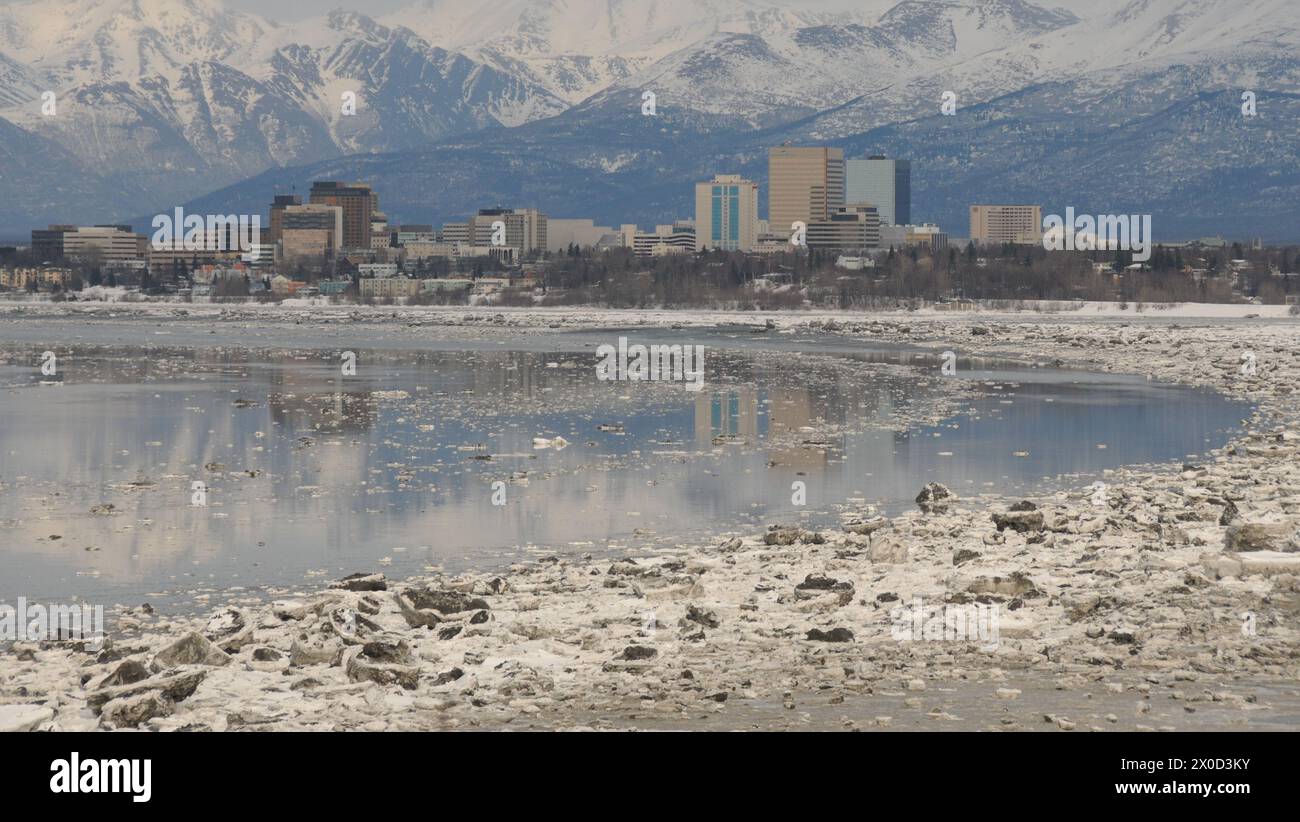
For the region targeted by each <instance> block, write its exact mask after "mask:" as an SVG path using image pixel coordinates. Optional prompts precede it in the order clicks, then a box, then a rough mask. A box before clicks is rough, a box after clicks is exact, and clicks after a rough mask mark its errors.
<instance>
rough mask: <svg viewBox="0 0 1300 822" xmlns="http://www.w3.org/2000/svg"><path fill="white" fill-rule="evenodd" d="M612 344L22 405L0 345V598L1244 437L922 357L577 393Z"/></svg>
mask: <svg viewBox="0 0 1300 822" xmlns="http://www.w3.org/2000/svg"><path fill="white" fill-rule="evenodd" d="M619 333H625V334H627V335H629V336H630V337H633V338H634V339H633V342H639V341H645V342H649V341H651V339H652V336H653V335H652V334H651V332H645V333H641V332H619ZM657 333H658V336H659V337H660V338H663V339H667V336H666V335H668V334H670V333H674V332H667V331H661V332H657ZM675 333H684V332H675ZM615 336H617V335H616V334H592V333H590V332H588V333H587V334H586V335H583V336H579V335H573V336H570V337H560V338H559V339H560V340H561V342H559V343H558V347H559V348H560V349H562V350H538V346H536V345H532V346H531V347H530V346H529V345H521V346H518V347H517V348H518V350H499V349H500V348H501V346H489V345H476V346H469V345H465V346H451V345H445V344H444V345H440V346H431V347H429V348H426V349H425V350H421V351H400V350H394V349H392V348H374V349H367V348H365V347H358V346H355V345H350V346H349V347H350V348H352V349H353V350H355V351H356V352H357V354H358V362H357V373H356V375H355V376H352V375H349V376H344V375H342V373H341V369H340V363H339V357H338V353H337V351H330V350H301V349H294V350H290V349H283V348H265V349H260V348H259V349H255V350H249V349H241V348H236V347H232V346H228V345H227V346H208V347H197V346H194V347H171V348H157V347H154V348H139V347H136V348H128V347H121V346H116V345H114V346H99V345H89V344H88V345H84V346H74V347H72V348H60V349H58V354H59V360H58V372H59V373H58V375H57V378H56V379H55V380H54V381H53V382H57V383H58V384H41V381H42V379H43V378H42V376H41V374H40V372H39V369H38V367H37V366H38V364H39V362H40V352H41V351H42V347H41V346H39V345H36V346H33V345H31V344H29V343H24V344H23V345H20V346H18V347H14V346H10V347H8V348H6V349H5V352H4V354H5V357H6V358H7V362H3V363H0V415H2V419H3V425H0V568H3V573H0V602H12V601H13V600H14V598H16V597H17V596H20V595H22V596H26V597H28V598H29V599H34V598H40V599H46V600H48V599H54V598H59V599H67V598H69V597H74V596H75V597H85V598H87V599H90V600H92V601H98V602H104V603H116V602H121V603H128V604H136V603H138V602H141V601H146V600H147V601H149V602H152V603H154V604H155V605H158V604H162V605H164V606H166V605H168V604H169V603H170V604H174V605H175V606H176V607H178V608H179V607H185V603H193V601H194V598H195V596H196V595H198V596H200V600H199V601H200V603H207V602H212V603H215V602H218V601H220V599H221V598H222V597H223V596H225V595H226V594H227V592H228V591H229V590H230V589H232V588H233V590H234V591H235V592H247V591H250V590H251V591H259V592H260V591H266V590H268V589H269V590H271V591H278V590H280V589H282V588H294V587H302V586H303V585H305V584H315V583H308V582H307V581H308V580H311V579H315V578H320V579H333V578H336V577H337V576H339V575H342V574H345V573H351V572H354V571H373V570H382V571H384V572H385V573H387V574H389V575H390V576H401V575H404V574H410V573H419V572H422V571H424V570H425V569H427V568H431V567H441V568H445V569H447V570H458V569H463V568H471V567H477V568H484V567H493V566H497V565H501V564H505V563H507V562H509V561H511V560H514V559H518V558H521V557H535V556H537V555H545V554H553V553H573V554H584V553H593V554H601V553H618V552H622V551H640V550H646V549H653V548H654V547H656V546H669V545H673V544H680V543H687V542H689V541H690V540H692V539H701V538H704V537H706V536H711V535H716V534H718V533H721V532H724V531H751V530H755V529H758V528H761V527H762V526H763V525H765V524H767V523H771V522H780V521H792V520H794V519H795V518H797V517H799V516H800V515H801V514H802V515H803V516H804V517H805V518H806V520H807V521H809V522H810V523H813V524H821V523H833V522H835V521H836V520H837V519H838V517H837V514H838V512H839V511H841V510H844V509H846V508H852V509H857V508H861V507H864V506H875V507H876V508H877V510H879V511H881V512H883V513H891V512H897V511H900V510H903V509H905V508H907V507H909V506H910V505H912V502H911V500H912V498H913V497H914V496H915V495H916V492H917V490H918V489H919V488H920V487H921V486H922V485H923V484H924V483H925V482H928V481H939V482H943V483H945V484H947V485H948V486H949V487H951V488H952V489H953V490H954V491H955V492H956V493H957V494H959V495H972V494H978V493H999V494H1008V495H1013V494H1020V493H1032V492H1043V491H1046V490H1051V489H1055V488H1067V489H1074V490H1082V489H1085V488H1086V487H1087V486H1088V485H1089V484H1090V483H1091V482H1092V481H1094V480H1095V479H1097V478H1098V477H1099V476H1100V474H1101V472H1102V471H1103V470H1105V469H1107V468H1114V467H1117V466H1120V465H1126V464H1134V463H1148V462H1163V461H1170V460H1184V459H1195V458H1196V455H1198V454H1201V453H1203V452H1205V451H1207V450H1208V449H1210V448H1213V447H1217V446H1219V445H1221V444H1222V443H1223V442H1224V441H1225V440H1226V439H1227V437H1228V436H1229V434H1230V433H1231V431H1232V430H1234V429H1235V427H1236V426H1237V424H1238V423H1239V421H1240V419H1241V418H1243V417H1244V416H1246V415H1247V414H1248V413H1249V409H1248V407H1247V406H1245V405H1243V404H1240V403H1235V402H1230V401H1227V400H1225V399H1223V398H1221V397H1219V396H1218V395H1215V394H1213V393H1211V392H1206V391H1199V390H1191V389H1181V388H1173V387H1169V386H1164V385H1160V384H1155V383H1151V382H1148V381H1145V380H1140V379H1133V378H1126V377H1115V376H1112V375H1104V376H1102V375H1092V374H1085V373H1080V372H1071V371H1060V370H1051V369H1043V368H1030V367H1025V366H1019V365H1014V364H1010V363H1000V362H991V361H975V362H971V361H966V360H962V361H960V362H959V371H958V375H957V376H956V377H943V376H941V375H940V373H939V366H938V362H937V360H935V358H934V357H933V355H925V354H919V353H917V352H898V351H871V352H863V351H862V350H861V348H860V347H859V348H857V349H854V348H853V347H850V346H846V345H844V344H842V343H831V344H829V345H821V346H820V347H819V346H818V345H816V344H814V343H812V342H810V341H808V340H788V339H787V340H780V341H773V342H771V343H768V342H759V341H751V340H746V339H744V338H743V337H741V336H738V335H735V334H726V333H713V334H705V335H704V336H703V337H702V336H701V335H700V334H698V333H697V334H696V335H695V336H694V337H693V338H692V339H690V340H686V339H676V340H672V341H674V342H681V343H684V342H699V343H703V344H706V345H707V346H709V348H708V353H707V360H706V373H707V382H706V385H705V388H704V390H703V391H701V392H699V393H698V394H696V393H691V392H688V391H686V390H684V389H683V387H682V386H681V385H674V384H647V383H610V382H598V381H597V380H596V378H595V371H594V367H593V366H594V363H595V357H594V355H593V353H592V351H591V345H592V344H593V343H597V342H612V341H613V339H612V337H615ZM548 345H550V346H551V347H556V345H557V343H556V342H555V338H552V339H551V341H550V342H549V343H548ZM724 347H730V348H728V350H725V351H724V350H722V349H723V348H724ZM493 349H496V350H493ZM47 382H49V380H48V379H47ZM931 418H932V419H931ZM918 419H929V420H930V421H928V422H924V423H917V422H915V421H916V420H918ZM940 420H941V421H940ZM601 426H604V427H606V428H612V429H614V430H601ZM538 437H541V438H546V439H553V438H555V437H563V438H564V439H565V440H567V442H568V445H567V446H565V447H563V448H558V449H557V448H556V447H553V446H552V447H544V448H537V447H535V442H534V439H535V438H538ZM195 482H201V483H203V484H204V487H205V490H206V500H204V501H205V502H206V504H205V505H195V504H193V503H194V501H195V500H194V497H193V495H194V485H193V484H194V483H195ZM794 482H802V483H804V485H805V487H806V495H807V504H806V506H802V507H799V506H796V505H794V504H793V503H792V494H793V490H792V483H794ZM494 483H504V485H496V486H494ZM494 497H495V499H494ZM500 502H504V504H494V503H500ZM109 505H111V506H113V507H112V509H106V508H105V507H104V506H109ZM93 510H98V511H99V513H93V512H92V511H93ZM106 510H107V511H109V512H108V513H104V512H105V511H106ZM205 595H211V599H210V600H209V599H202V597H203V596H205Z"/></svg>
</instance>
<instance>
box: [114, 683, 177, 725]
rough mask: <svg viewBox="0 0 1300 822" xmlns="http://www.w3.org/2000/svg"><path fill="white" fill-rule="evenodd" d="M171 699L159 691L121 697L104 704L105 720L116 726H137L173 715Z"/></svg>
mask: <svg viewBox="0 0 1300 822" xmlns="http://www.w3.org/2000/svg"><path fill="white" fill-rule="evenodd" d="M173 709H174V706H173V705H172V702H171V700H169V699H167V698H166V697H164V696H163V695H162V694H160V693H158V692H157V691H149V692H148V693H143V694H137V695H135V696H126V697H119V698H117V699H114V700H110V701H109V702H108V703H107V704H106V705H104V710H103V712H102V713H101V715H100V716H101V718H102V719H103V721H104V722H105V723H107V724H109V725H112V726H113V727H115V728H135V727H138V726H140V725H141V724H143V723H145V722H148V721H149V720H151V719H156V718H158V717H164V716H171V715H172V710H173Z"/></svg>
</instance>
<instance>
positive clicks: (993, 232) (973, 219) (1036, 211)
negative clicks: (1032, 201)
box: [970, 205, 1043, 245]
mask: <svg viewBox="0 0 1300 822" xmlns="http://www.w3.org/2000/svg"><path fill="white" fill-rule="evenodd" d="M1042 237H1043V209H1042V207H1041V206H1036V205H973V206H971V207H970V238H971V240H972V241H974V242H975V243H976V244H977V245H984V244H988V243H995V244H996V243H1018V244H1021V245H1033V244H1035V243H1038V242H1040V241H1041V240H1042Z"/></svg>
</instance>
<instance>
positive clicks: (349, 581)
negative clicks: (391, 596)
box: [330, 574, 388, 591]
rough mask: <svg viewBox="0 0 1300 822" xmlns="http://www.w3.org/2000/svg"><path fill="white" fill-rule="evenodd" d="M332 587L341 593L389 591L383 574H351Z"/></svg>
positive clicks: (331, 585) (332, 584)
mask: <svg viewBox="0 0 1300 822" xmlns="http://www.w3.org/2000/svg"><path fill="white" fill-rule="evenodd" d="M330 587H331V588H334V589H336V590H341V591H387V590H388V581H387V580H386V579H384V575H383V574H349V575H348V576H345V577H344V578H343V579H341V580H339V581H338V582H334V583H331V584H330Z"/></svg>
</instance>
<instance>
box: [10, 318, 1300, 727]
mask: <svg viewBox="0 0 1300 822" xmlns="http://www.w3.org/2000/svg"><path fill="white" fill-rule="evenodd" d="M593 316H598V317H599V321H600V322H604V323H606V324H612V323H613V319H612V318H611V317H609V316H600V315H596V314H593ZM421 317H423V319H422V320H420V321H421V322H439V321H443V322H451V323H457V324H471V323H482V322H489V323H490V322H492V320H491V315H489V316H488V317H486V318H483V317H480V318H478V319H474V320H467V319H466V315H465V314H464V312H457V313H455V314H451V313H439V312H427V313H425V314H422V315H421ZM618 318H619V320H622V321H626V319H627V318H626V316H625V315H618ZM643 319H645V321H646V322H649V323H663V324H668V323H682V322H692V321H698V322H700V323H707V322H715V321H716V318H714V317H709V316H704V315H701V316H699V317H694V316H692V317H685V318H683V317H680V316H678V317H673V316H671V315H669V316H666V317H665V316H660V315H653V314H647V315H646V316H645V317H644V318H643ZM136 321H137V322H138V320H136ZM253 321H254V320H253V319H249V320H247V322H253ZM280 321H281V320H278V319H274V318H272V319H261V320H259V322H271V323H272V325H274V323H275V322H280ZM285 321H286V322H287V320H285ZM517 321H518V322H521V323H523V322H527V321H526V320H524V319H518V320H517ZM576 321H577V320H576V319H575V320H574V322H576ZM550 324H556V323H555V321H554V320H553V319H548V320H547V322H546V325H550ZM775 325H776V328H775V329H772V330H770V331H767V332H754V333H785V332H789V333H792V334H799V335H813V336H833V337H834V338H836V339H841V340H850V341H851V340H858V339H861V340H874V341H884V342H898V341H906V342H908V343H909V344H912V345H916V346H919V347H921V348H923V349H927V350H934V351H942V350H947V349H953V350H958V351H960V352H961V353H962V354H963V356H968V355H970V356H973V355H983V356H1014V355H1016V354H1022V355H1023V354H1026V353H1028V354H1029V355H1030V356H1033V357H1037V358H1046V359H1048V360H1049V361H1050V360H1060V361H1061V362H1062V363H1069V364H1074V365H1079V366H1081V367H1087V368H1091V369H1094V370H1099V371H1117V372H1124V373H1137V374H1144V375H1148V376H1151V377H1153V378H1157V379H1164V380H1172V381H1178V382H1183V383H1188V384H1193V385H1201V386H1208V387H1212V388H1214V389H1216V390H1219V391H1222V392H1224V393H1226V394H1228V395H1230V396H1233V397H1236V398H1240V399H1243V400H1249V401H1250V402H1252V403H1254V404H1255V408H1256V410H1255V411H1254V412H1253V414H1252V415H1251V417H1250V418H1249V419H1248V420H1245V421H1244V430H1243V433H1241V434H1240V436H1237V437H1235V438H1234V439H1233V440H1232V441H1231V442H1230V443H1228V444H1227V445H1226V446H1224V447H1222V448H1217V449H1214V450H1212V451H1211V452H1209V453H1206V454H1203V455H1201V456H1200V457H1198V458H1197V459H1196V461H1194V462H1187V463H1183V462H1176V463H1173V464H1168V465H1162V466H1156V467H1151V466H1141V467H1131V468H1127V469H1118V470H1114V471H1111V472H1110V473H1108V474H1107V476H1106V482H1105V485H1104V488H1103V489H1101V491H1100V493H1098V491H1096V490H1093V489H1087V488H1083V489H1073V490H1060V491H1055V492H1052V493H1048V494H1043V495H1037V496H1033V495H1030V496H1028V497H1019V496H1016V497H1003V496H998V495H993V494H986V493H980V492H979V490H978V489H975V490H973V491H971V490H967V489H953V488H948V487H944V486H926V487H925V488H917V489H916V491H917V495H916V499H915V502H914V504H913V505H912V506H911V508H910V510H907V511H905V512H902V513H898V514H893V515H890V516H879V515H877V514H876V512H874V511H872V510H870V509H869V507H868V506H867V505H865V504H864V505H862V506H859V507H857V509H856V510H855V509H854V507H853V506H844V507H843V508H842V509H841V510H839V511H838V517H837V521H836V522H833V523H826V524H814V523H811V522H805V521H803V520H802V519H801V518H799V517H797V516H795V517H787V518H784V519H782V520H780V521H774V522H771V523H768V524H767V526H766V527H759V528H750V529H731V530H730V531H727V532H719V533H716V534H713V535H712V536H710V537H709V538H707V539H699V540H694V541H691V542H689V543H683V544H675V545H656V546H652V547H649V548H646V549H645V550H643V551H642V552H640V553H638V552H631V553H629V554H628V555H626V556H621V557H609V556H597V555H595V554H594V553H593V554H592V555H591V556H583V555H574V554H563V555H560V554H554V555H546V556H541V557H539V558H537V559H534V560H530V561H521V562H515V563H513V564H510V565H508V566H503V567H500V568H496V569H493V570H491V571H489V572H467V573H435V572H429V573H424V574H415V575H403V576H400V577H399V576H397V575H393V576H391V577H390V576H387V575H386V573H387V572H388V571H389V570H391V569H381V568H373V567H372V568H358V569H356V573H355V574H350V575H346V576H343V575H339V576H338V577H337V578H336V579H334V580H333V581H332V582H324V581H322V582H321V583H320V585H319V586H317V585H314V584H310V583H309V584H303V585H299V586H295V589H294V590H292V591H286V592H283V594H281V595H280V596H277V597H275V598H268V599H265V600H263V599H260V598H255V597H247V598H245V600H244V601H240V602H238V603H237V604H236V605H233V606H223V607H221V608H218V609H215V610H213V611H210V612H208V613H201V614H195V615H192V616H184V617H178V616H171V615H165V614H161V613H158V612H156V611H154V610H153V609H151V608H147V607H141V606H130V607H125V608H122V609H120V610H119V611H117V612H116V613H115V614H114V617H115V622H116V625H115V629H114V630H113V631H112V632H111V637H110V641H109V645H108V646H107V647H104V648H93V647H87V646H85V645H78V644H76V643H67V642H62V643H33V642H19V643H14V644H13V645H12V646H11V647H10V648H9V649H8V650H7V652H6V653H5V654H4V655H3V656H0V727H3V728H6V729H15V730H24V729H33V730H47V729H64V730H76V729H93V728H104V729H113V728H128V727H135V728H144V729H152V730H180V729H191V730H195V729H212V730H262V729H290V728H294V729H296V728H303V729H352V728H356V729H375V730H378V729H456V728H646V729H658V728H664V729H675V728H694V727H711V728H752V727H762V728H795V727H798V728H817V729H850V730H887V729H900V728H904V729H935V730H942V729H949V728H962V729H994V730H999V729H1009V730H1017V729H1024V730H1046V731H1051V732H1069V731H1074V732H1079V731H1087V730H1144V729H1151V730H1163V729H1175V730H1176V729H1186V728H1262V729H1281V728H1287V729H1289V728H1294V726H1295V721H1296V718H1297V715H1298V714H1300V709H1298V707H1297V706H1298V705H1300V701H1298V700H1297V696H1298V693H1297V691H1300V688H1298V687H1297V686H1296V682H1297V674H1298V673H1300V671H1298V670H1297V668H1298V665H1300V663H1298V662H1297V654H1298V653H1300V644H1298V639H1300V637H1298V636H1297V625H1296V611H1297V602H1298V601H1300V600H1298V595H1300V585H1298V580H1300V576H1298V574H1300V535H1297V527H1298V525H1300V459H1297V447H1300V421H1298V420H1300V415H1297V403H1296V396H1295V394H1294V386H1295V385H1296V378H1297V376H1300V349H1297V347H1296V345H1295V342H1296V329H1295V327H1294V326H1292V325H1287V324H1277V325H1255V326H1250V327H1248V328H1247V327H1233V328H1226V327H1218V326H1213V325H1206V326H1197V327H1179V326H1176V325H1172V324H1140V323H1139V324H1133V325H1127V326H1125V325H1118V324H1106V325H1101V324H1090V323H1087V322H1050V323H1049V322H1035V321H1023V320H1016V321H1010V320H999V319H996V318H980V319H979V320H960V321H951V320H945V321H943V322H938V321H934V322H928V321H918V320H914V319H907V320H900V319H899V318H897V317H890V316H883V317H877V318H870V319H865V320H854V319H850V318H839V319H828V320H821V319H817V320H814V321H812V325H810V324H809V323H808V321H806V320H803V319H797V318H790V317H778V318H777V319H776V321H775ZM535 330H536V332H537V333H539V334H544V333H546V332H547V331H549V330H550V329H549V328H546V327H544V326H543V327H540V328H536V329H535ZM1243 353H1251V354H1254V355H1255V356H1254V359H1253V363H1254V365H1255V366H1256V368H1254V369H1251V370H1250V371H1249V373H1247V372H1244V371H1243V369H1242V364H1243V357H1242V355H1243ZM529 433H530V435H531V434H532V433H533V432H529ZM564 436H566V438H567V436H568V435H567V434H565V435H564ZM381 571H384V572H385V573H381ZM918 601H922V602H924V603H926V604H927V605H929V606H936V607H965V608H977V607H978V608H993V609H996V612H997V614H998V623H997V629H998V630H997V637H996V641H994V642H990V641H989V637H979V638H975V639H973V640H971V639H965V640H963V639H950V638H933V639H926V638H924V637H921V638H919V639H918V638H912V639H909V640H906V641H900V640H899V639H898V638H897V637H896V633H897V627H898V621H899V620H898V609H899V608H900V607H903V606H906V605H907V604H909V603H913V602H918Z"/></svg>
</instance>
